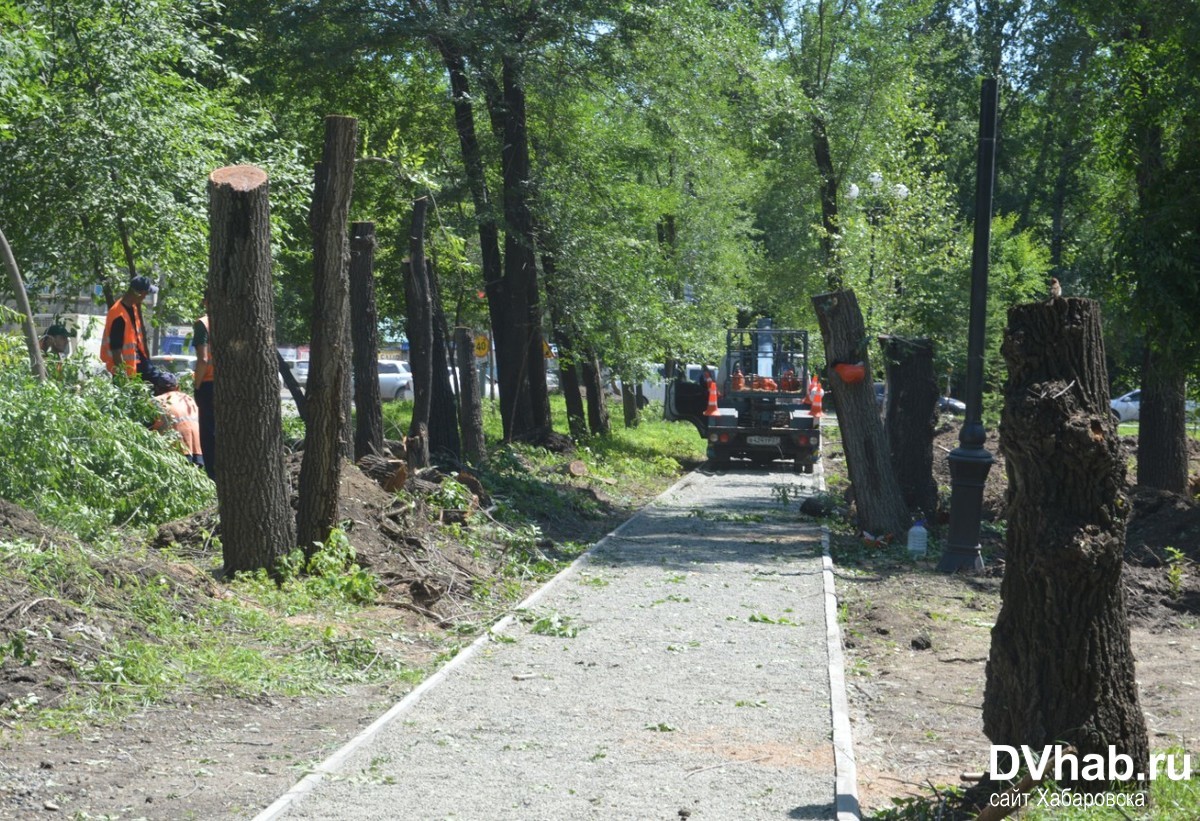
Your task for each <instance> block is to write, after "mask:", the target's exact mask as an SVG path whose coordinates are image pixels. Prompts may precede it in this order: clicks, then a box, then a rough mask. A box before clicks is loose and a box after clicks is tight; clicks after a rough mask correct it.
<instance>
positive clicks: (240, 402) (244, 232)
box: [208, 166, 296, 573]
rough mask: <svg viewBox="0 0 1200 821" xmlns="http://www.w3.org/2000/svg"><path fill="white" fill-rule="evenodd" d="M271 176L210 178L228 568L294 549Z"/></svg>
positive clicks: (216, 389) (241, 172)
mask: <svg viewBox="0 0 1200 821" xmlns="http://www.w3.org/2000/svg"><path fill="white" fill-rule="evenodd" d="M267 192H268V186H267V175H266V174H265V173H263V172H262V171H261V170H259V169H257V168H254V167H252V166H231V167H227V168H220V169H218V170H216V171H214V172H213V173H212V174H211V175H210V176H209V178H208V196H209V256H208V294H209V296H208V311H209V316H210V319H211V322H212V327H213V328H216V329H219V330H220V333H217V334H215V335H214V336H213V338H212V340H211V342H210V344H211V345H212V349H213V358H214V359H215V361H217V362H220V363H221V367H220V368H219V369H218V370H217V374H216V378H215V379H214V381H213V413H214V419H215V423H216V429H217V430H218V431H219V432H220V438H219V439H218V440H217V443H216V444H217V450H218V454H219V458H218V459H217V466H216V482H217V499H218V502H219V504H220V512H221V551H222V555H223V557H224V560H225V571H226V572H227V573H236V572H240V571H254V570H263V569H268V570H273V569H274V567H275V561H276V559H278V558H279V557H280V556H282V555H283V554H284V553H286V552H287V551H289V550H291V549H292V548H293V547H294V546H295V544H296V539H295V533H296V531H295V529H294V519H293V514H292V507H291V504H290V503H289V500H290V496H291V489H290V487H289V484H288V478H287V471H286V469H285V467H284V460H283V418H282V414H281V410H280V406H279V377H278V376H277V375H276V374H277V372H278V371H277V357H278V351H277V349H276V347H275V308H274V302H273V299H274V290H273V288H272V282H271V240H270V236H271V235H270V231H271V226H270V208H269V204H268V199H267Z"/></svg>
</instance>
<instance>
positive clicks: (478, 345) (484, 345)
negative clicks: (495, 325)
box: [475, 334, 491, 359]
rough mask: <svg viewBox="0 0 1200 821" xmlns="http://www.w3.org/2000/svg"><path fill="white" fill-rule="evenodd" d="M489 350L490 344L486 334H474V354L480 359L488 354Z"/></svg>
mask: <svg viewBox="0 0 1200 821" xmlns="http://www.w3.org/2000/svg"><path fill="white" fill-rule="evenodd" d="M489 350H491V346H490V345H489V344H488V338H487V334H476V335H475V355H476V356H478V357H479V358H481V359H482V358H483V357H485V356H487V355H488V351H489Z"/></svg>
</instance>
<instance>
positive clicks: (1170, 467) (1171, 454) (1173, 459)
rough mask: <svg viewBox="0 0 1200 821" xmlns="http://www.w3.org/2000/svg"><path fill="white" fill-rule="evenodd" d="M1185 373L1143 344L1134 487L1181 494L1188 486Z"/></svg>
mask: <svg viewBox="0 0 1200 821" xmlns="http://www.w3.org/2000/svg"><path fill="white" fill-rule="evenodd" d="M1186 392H1187V371H1186V370H1185V369H1183V368H1181V367H1179V366H1178V363H1177V362H1174V361H1172V358H1171V357H1170V356H1167V355H1164V354H1162V353H1159V351H1158V349H1157V346H1156V345H1155V343H1154V341H1153V340H1150V339H1147V340H1146V348H1145V352H1144V353H1143V355H1142V401H1141V407H1140V408H1139V410H1138V419H1139V421H1138V449H1137V483H1138V484H1139V485H1142V486H1143V487H1152V488H1158V489H1159V490H1167V491H1170V492H1171V493H1184V492H1185V491H1186V490H1187V483H1188V472H1187V471H1188V448H1187V442H1188V437H1187V404H1186V403H1187V394H1186Z"/></svg>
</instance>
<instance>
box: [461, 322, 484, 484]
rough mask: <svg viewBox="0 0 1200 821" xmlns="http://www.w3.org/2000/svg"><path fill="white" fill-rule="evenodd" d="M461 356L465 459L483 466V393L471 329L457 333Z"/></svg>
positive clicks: (462, 424) (463, 329) (462, 329)
mask: <svg viewBox="0 0 1200 821" xmlns="http://www.w3.org/2000/svg"><path fill="white" fill-rule="evenodd" d="M454 334H455V342H454V348H455V351H456V353H457V354H458V414H459V423H460V424H461V426H462V439H463V457H464V458H465V459H466V460H467V461H468V462H470V463H472V464H476V465H477V464H479V463H480V462H482V461H483V457H484V456H485V455H486V454H487V448H486V446H485V443H484V439H483V402H482V401H481V400H480V394H479V374H478V372H477V370H476V368H475V350H474V339H472V334H471V330H470V329H469V328H458V329H456V330H455V332H454Z"/></svg>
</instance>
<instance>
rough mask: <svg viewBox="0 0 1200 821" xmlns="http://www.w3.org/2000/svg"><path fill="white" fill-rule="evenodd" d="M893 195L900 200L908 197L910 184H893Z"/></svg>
mask: <svg viewBox="0 0 1200 821" xmlns="http://www.w3.org/2000/svg"><path fill="white" fill-rule="evenodd" d="M892 195H893V196H895V197H896V199H898V200H906V199H908V186H907V185H905V184H904V183H902V182H898V183H896V184H895V185H893V186H892Z"/></svg>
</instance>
